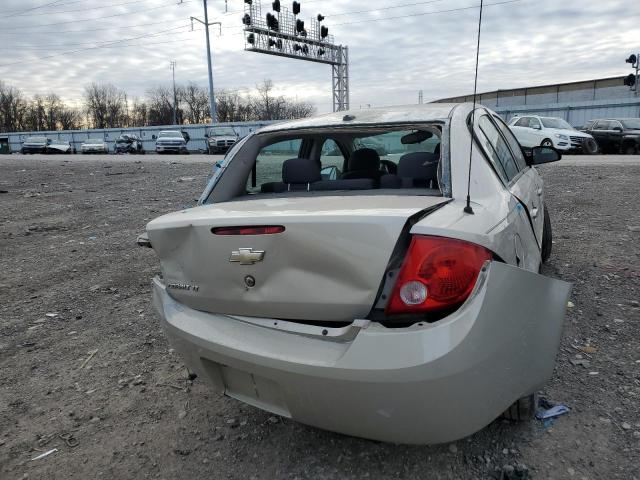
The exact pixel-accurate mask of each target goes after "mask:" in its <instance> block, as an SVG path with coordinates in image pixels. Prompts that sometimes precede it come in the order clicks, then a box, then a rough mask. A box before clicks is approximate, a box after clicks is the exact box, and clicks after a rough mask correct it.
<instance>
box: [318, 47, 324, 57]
mask: <svg viewBox="0 0 640 480" xmlns="http://www.w3.org/2000/svg"><path fill="white" fill-rule="evenodd" d="M325 53H326V52H325V51H324V49H323V48H320V49H318V56H319V57H321V56H322V55H324V54H325Z"/></svg>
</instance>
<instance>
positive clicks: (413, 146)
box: [353, 130, 440, 165]
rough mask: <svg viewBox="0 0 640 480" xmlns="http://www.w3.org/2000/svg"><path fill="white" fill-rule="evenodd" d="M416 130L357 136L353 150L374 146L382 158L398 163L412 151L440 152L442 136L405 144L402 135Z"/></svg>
mask: <svg viewBox="0 0 640 480" xmlns="http://www.w3.org/2000/svg"><path fill="white" fill-rule="evenodd" d="M413 132H415V130H405V131H397V132H388V133H383V134H380V135H373V136H370V137H361V138H356V139H354V141H353V150H354V151H355V150H359V149H361V148H372V149H373V150H375V151H376V152H378V155H379V156H380V160H387V161H390V162H393V163H395V164H396V165H397V164H398V162H399V161H400V158H401V157H402V156H403V155H405V154H407V153H412V152H425V153H439V152H440V137H438V136H437V135H433V136H432V137H431V138H428V139H426V140H423V141H422V142H419V143H410V144H403V143H402V141H401V140H402V137H404V136H405V135H408V134H411V133H413Z"/></svg>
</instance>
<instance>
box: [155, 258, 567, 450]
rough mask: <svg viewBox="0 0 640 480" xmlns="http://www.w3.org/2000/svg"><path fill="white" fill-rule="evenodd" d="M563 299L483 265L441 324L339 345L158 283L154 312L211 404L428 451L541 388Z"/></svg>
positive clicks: (556, 289) (552, 286)
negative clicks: (220, 401)
mask: <svg viewBox="0 0 640 480" xmlns="http://www.w3.org/2000/svg"><path fill="white" fill-rule="evenodd" d="M569 291H570V286H569V284H567V283H565V282H562V281H559V280H552V279H548V278H545V277H542V276H540V275H536V274H533V273H530V272H526V271H525V270H522V269H519V268H516V267H512V266H509V265H505V264H502V263H497V262H492V263H490V264H487V266H486V267H485V270H484V271H483V273H482V275H481V276H480V278H479V279H478V282H477V285H476V288H475V291H474V293H473V294H472V296H471V297H470V298H469V299H468V301H467V302H466V303H465V305H463V307H462V308H460V309H459V310H458V311H457V312H455V313H453V314H452V315H450V316H448V317H447V318H445V319H443V320H441V321H440V322H437V323H435V324H416V325H413V326H411V327H409V328H401V329H388V328H385V327H383V326H382V325H380V324H377V323H375V322H368V321H365V322H362V321H356V322H354V323H353V324H352V325H351V326H349V327H347V328H342V329H336V330H339V332H338V333H339V335H337V336H334V335H332V334H331V333H329V334H327V333H323V331H326V330H327V329H326V328H323V327H313V326H305V327H304V328H305V330H304V331H300V327H299V326H298V324H289V325H291V329H289V328H288V325H287V324H288V322H283V321H278V320H272V321H264V322H255V321H252V319H250V318H245V319H243V318H240V317H234V316H226V315H218V314H210V313H204V312H198V311H195V310H191V309H188V308H186V307H184V306H183V305H181V304H180V303H178V302H176V301H175V300H174V299H173V298H172V297H171V296H169V295H168V294H167V291H166V288H165V287H164V285H163V284H162V283H161V282H160V281H158V280H156V282H155V284H154V304H155V307H156V309H157V311H158V312H159V314H160V316H161V318H162V325H163V328H164V330H165V332H166V334H167V335H168V337H169V339H170V341H171V343H172V344H173V345H174V346H175V347H176V348H177V349H178V350H179V351H180V352H182V354H183V355H184V358H185V362H186V363H187V365H188V366H189V368H191V369H193V370H194V371H195V372H197V373H198V374H199V375H203V376H205V377H206V378H208V379H209V380H210V381H211V382H212V383H213V384H214V386H215V387H216V389H217V390H218V391H219V392H221V393H224V394H226V395H228V396H231V397H233V398H237V399H239V400H241V401H243V402H245V403H249V404H251V405H254V406H257V407H259V408H262V409H264V410H267V411H271V412H273V413H276V414H279V415H283V416H286V417H290V418H293V419H295V420H297V421H300V422H302V423H306V424H309V425H313V426H316V427H321V428H324V429H328V430H332V431H335V432H340V433H344V434H347V435H355V436H359V437H364V438H370V439H374V440H383V441H390V442H396V443H410V444H412V443H413V444H425V443H429V444H430V443H441V442H449V441H453V440H457V439H459V438H462V437H465V436H467V435H470V434H472V433H474V432H476V431H478V430H480V429H481V428H483V427H484V426H486V425H487V424H488V423H490V422H491V421H492V420H493V419H495V418H496V417H497V416H498V415H500V413H502V412H503V411H504V410H505V409H506V408H508V407H509V405H510V404H511V403H512V402H513V400H514V399H516V398H519V397H522V396H524V395H527V394H531V393H533V392H535V391H536V390H537V389H539V388H540V387H541V386H542V385H543V384H544V383H545V382H546V381H547V380H548V378H549V377H550V376H551V374H552V372H553V367H554V363H555V356H556V352H557V349H558V345H559V342H560V336H561V331H562V324H563V317H564V313H565V307H566V304H567V298H568V295H569ZM265 320H266V319H265ZM329 330H333V329H329Z"/></svg>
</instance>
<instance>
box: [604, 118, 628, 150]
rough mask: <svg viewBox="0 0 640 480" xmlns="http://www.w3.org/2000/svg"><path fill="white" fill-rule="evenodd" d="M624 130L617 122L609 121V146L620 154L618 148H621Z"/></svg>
mask: <svg viewBox="0 0 640 480" xmlns="http://www.w3.org/2000/svg"><path fill="white" fill-rule="evenodd" d="M623 131H624V128H622V124H621V123H620V122H619V121H617V120H609V132H608V134H609V144H610V145H611V148H612V149H615V152H616V153H618V152H620V147H621V146H622V132H623Z"/></svg>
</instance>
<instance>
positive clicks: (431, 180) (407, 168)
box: [380, 152, 440, 188]
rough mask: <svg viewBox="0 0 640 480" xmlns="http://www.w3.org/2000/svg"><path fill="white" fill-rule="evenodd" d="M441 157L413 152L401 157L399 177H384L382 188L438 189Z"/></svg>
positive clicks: (381, 182) (381, 183)
mask: <svg viewBox="0 0 640 480" xmlns="http://www.w3.org/2000/svg"><path fill="white" fill-rule="evenodd" d="M439 158H440V157H439V155H437V154H435V153H427V152H411V153H407V154H405V155H403V156H402V157H400V161H399V162H398V173H397V175H384V176H383V177H382V178H381V179H380V188H437V186H438V161H439Z"/></svg>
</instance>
